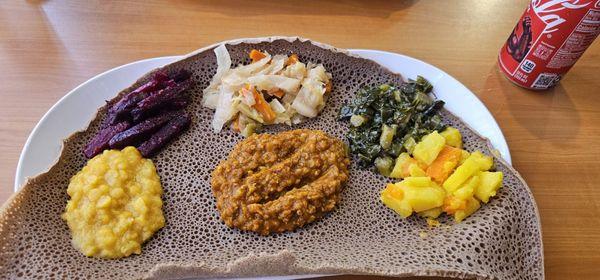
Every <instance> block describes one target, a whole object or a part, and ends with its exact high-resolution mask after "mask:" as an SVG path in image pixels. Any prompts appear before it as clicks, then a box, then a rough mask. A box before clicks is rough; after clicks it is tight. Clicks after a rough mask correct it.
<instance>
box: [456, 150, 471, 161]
mask: <svg viewBox="0 0 600 280" xmlns="http://www.w3.org/2000/svg"><path fill="white" fill-rule="evenodd" d="M460 153H461V154H460V160H459V161H458V164H463V163H464V162H465V160H467V159H468V158H469V157H470V156H471V153H469V152H467V151H466V150H460Z"/></svg>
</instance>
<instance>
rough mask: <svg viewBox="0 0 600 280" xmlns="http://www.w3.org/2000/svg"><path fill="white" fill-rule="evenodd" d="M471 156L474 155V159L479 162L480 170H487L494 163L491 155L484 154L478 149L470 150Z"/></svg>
mask: <svg viewBox="0 0 600 280" xmlns="http://www.w3.org/2000/svg"><path fill="white" fill-rule="evenodd" d="M471 156H475V157H474V159H475V160H476V161H477V163H478V164H479V166H480V167H479V169H480V170H481V171H488V170H490V168H492V166H493V165H494V160H493V159H492V158H491V157H488V156H486V155H484V154H483V153H481V152H480V151H475V152H472V153H471Z"/></svg>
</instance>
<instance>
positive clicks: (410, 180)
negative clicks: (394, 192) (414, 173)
mask: <svg viewBox="0 0 600 280" xmlns="http://www.w3.org/2000/svg"><path fill="white" fill-rule="evenodd" d="M432 183H433V182H431V178H429V177H406V178H404V180H403V181H401V182H399V183H396V185H404V186H409V187H429V186H431V185H432Z"/></svg>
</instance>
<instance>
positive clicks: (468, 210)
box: [454, 197, 481, 223]
mask: <svg viewBox="0 0 600 280" xmlns="http://www.w3.org/2000/svg"><path fill="white" fill-rule="evenodd" d="M480 206H481V204H480V203H479V201H478V200H477V199H475V198H473V197H472V198H470V199H469V200H467V205H466V207H465V209H464V210H458V211H456V213H454V221H455V222H457V223H460V222H461V221H462V220H464V219H465V218H466V217H469V216H470V215H471V214H473V213H475V211H477V209H479V207H480Z"/></svg>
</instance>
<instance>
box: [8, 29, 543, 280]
mask: <svg viewBox="0 0 600 280" xmlns="http://www.w3.org/2000/svg"><path fill="white" fill-rule="evenodd" d="M226 43H227V48H228V50H229V52H230V53H231V55H232V60H233V64H234V65H236V64H239V63H248V62H249V59H248V58H247V54H248V52H249V51H250V50H251V49H259V50H264V51H267V52H269V53H271V54H277V53H286V54H290V53H296V54H298V55H299V57H300V59H301V60H302V61H306V62H308V61H312V62H315V63H323V65H324V66H325V67H326V69H327V70H328V71H329V72H331V73H332V75H333V91H332V93H331V96H330V98H329V100H328V101H327V104H326V107H325V109H324V110H323V112H322V113H321V115H320V116H318V117H316V118H314V119H310V120H308V121H306V122H305V123H302V124H301V125H298V126H296V127H294V128H308V129H318V130H323V131H325V132H326V133H327V134H329V135H331V136H333V137H337V138H338V139H344V135H345V133H346V130H347V124H346V123H344V122H339V121H337V118H336V117H337V113H338V110H339V108H340V106H341V104H343V103H345V102H348V101H349V100H350V99H351V98H352V97H353V95H354V93H355V92H356V91H357V90H358V89H360V88H362V87H363V86H369V85H370V86H373V85H379V84H381V83H395V84H399V83H402V78H401V77H400V76H399V75H396V74H393V73H392V72H390V71H388V70H387V69H385V68H383V67H381V66H380V65H378V64H376V63H374V62H372V61H370V60H366V59H361V58H357V57H354V56H351V55H349V54H347V52H345V51H343V50H339V49H335V48H332V47H330V46H326V45H323V44H320V43H314V42H311V41H307V40H304V39H298V38H258V39H247V40H237V41H230V42H226ZM215 47H216V45H213V46H209V47H207V48H203V49H200V50H198V51H196V52H194V53H192V54H190V55H188V56H186V57H185V58H184V59H182V60H180V61H178V62H175V63H173V64H170V65H167V66H165V67H163V69H164V70H165V71H166V72H169V73H173V72H175V71H177V70H179V69H188V70H190V71H192V72H193V76H192V78H193V79H195V81H196V85H195V86H194V87H193V88H192V91H193V92H192V94H193V100H192V104H191V105H190V106H189V108H188V112H190V113H191V115H192V125H191V127H190V129H189V130H188V131H187V132H186V133H184V134H183V135H182V136H180V137H179V138H178V139H176V140H174V141H173V142H172V143H171V144H170V145H169V146H168V147H166V148H165V149H164V150H163V151H161V152H160V153H159V154H158V155H156V156H155V157H154V158H153V161H154V162H155V164H156V167H157V170H158V172H159V175H160V178H161V182H162V184H163V188H164V191H165V193H164V195H163V199H164V207H163V211H164V214H165V218H166V226H165V227H164V228H163V229H161V230H160V231H159V232H157V233H156V234H155V236H154V237H153V238H152V239H150V241H148V242H147V243H146V244H144V245H143V248H142V254H141V255H135V256H131V257H127V258H124V259H121V260H101V259H95V258H87V257H85V256H83V255H82V254H81V253H79V252H78V251H77V250H75V249H74V248H73V247H72V246H71V243H70V240H71V236H70V233H69V230H68V228H67V225H66V224H65V223H64V221H62V220H61V218H60V214H61V213H62V212H63V210H64V207H65V205H66V201H67V199H68V196H67V193H66V188H67V185H68V183H69V178H71V176H73V175H74V174H75V173H76V172H77V171H78V170H79V169H80V168H81V167H83V166H84V164H85V161H86V160H85V157H84V156H83V154H82V149H83V147H84V145H85V144H86V143H87V142H88V141H89V140H90V138H91V137H92V136H93V135H94V134H95V133H96V131H97V130H98V126H99V122H100V120H101V119H102V118H103V116H104V115H105V113H106V108H105V107H104V108H101V109H100V110H99V113H98V115H97V116H96V117H95V119H94V120H93V121H92V122H91V124H90V126H89V127H88V128H87V129H86V130H85V131H82V132H77V133H75V134H74V135H72V136H71V137H70V138H68V139H66V140H65V143H64V148H63V151H62V154H61V157H60V160H59V161H58V162H57V163H56V164H55V165H54V166H53V167H52V168H51V169H50V170H49V171H48V172H47V173H44V174H41V175H39V176H37V177H35V178H33V179H31V180H29V181H28V182H27V184H26V185H25V186H23V188H22V189H21V190H20V191H19V192H18V193H17V194H15V195H14V196H13V197H12V198H11V199H10V200H9V201H8V202H7V203H6V204H5V205H4V207H3V209H2V212H1V213H0V248H2V250H0V278H27V279H31V278H70V279H77V278H78V279H97V278H101V279H106V278H111V279H131V278H135V279H137V278H145V277H148V278H151V277H155V278H165V277H169V278H185V277H228V276H256V275H290V274H334V273H351V274H378V275H389V276H407V275H439V276H455V277H469V278H472V277H479V278H490V279H491V278H496V279H543V277H544V270H543V269H544V268H543V250H542V240H541V228H540V223H539V215H538V212H537V208H536V205H535V202H534V200H533V197H532V195H531V192H530V191H529V189H528V187H527V185H526V184H525V182H524V181H523V179H522V178H521V177H520V176H519V174H518V173H517V172H516V171H515V170H514V169H512V168H511V167H510V166H509V165H508V164H506V163H505V162H504V161H503V160H501V159H500V158H498V157H496V156H495V159H494V161H495V164H496V167H497V169H498V171H502V172H504V174H505V179H504V186H503V188H501V190H500V191H499V193H498V196H497V198H495V199H494V200H492V201H491V202H490V203H488V204H486V205H484V206H482V208H481V209H480V210H479V211H477V212H476V213H475V214H473V215H472V216H470V217H469V218H468V219H466V220H465V221H463V222H462V223H460V224H452V222H451V221H450V220H446V218H442V219H441V222H442V224H444V225H442V226H439V227H434V228H428V227H427V225H426V223H425V221H423V220H421V219H418V218H416V217H413V218H409V219H401V218H400V217H398V215H396V214H395V213H394V212H393V211H392V210H390V209H388V208H387V207H385V206H384V205H383V204H382V203H380V202H379V199H378V197H379V192H380V189H381V188H382V187H383V186H384V185H385V183H386V182H387V179H385V178H384V177H383V176H380V175H377V174H375V173H373V172H371V171H369V170H360V169H358V168H357V166H356V165H355V163H352V164H351V165H350V177H349V178H348V182H347V183H346V184H345V187H344V190H343V191H342V198H341V201H340V203H339V205H338V206H337V207H336V209H334V210H333V211H332V212H331V213H329V214H327V215H325V216H324V217H323V218H322V219H321V220H320V221H317V222H314V223H311V224H308V225H306V226H304V227H302V228H299V229H296V230H294V231H291V232H286V233H279V234H272V235H269V236H261V235H258V234H256V233H252V232H241V231H239V230H236V229H229V228H228V227H227V226H226V225H224V224H223V222H221V220H220V219H219V213H218V211H217V209H216V205H215V204H216V202H215V199H214V197H213V195H212V191H211V187H210V174H211V171H212V170H213V169H214V168H215V167H216V166H217V164H218V163H219V162H220V161H221V160H223V159H225V158H226V156H227V155H228V153H229V152H230V151H231V150H232V148H233V147H234V145H235V144H236V143H237V142H238V141H240V140H242V138H241V136H239V135H237V134H236V133H235V132H232V131H230V130H229V129H225V130H224V131H223V132H221V133H219V134H215V133H213V131H212V128H211V126H210V122H211V121H210V120H211V119H212V115H213V112H212V110H210V109H207V108H202V106H201V92H202V89H203V88H205V87H206V86H207V85H208V83H209V82H210V80H211V78H212V76H213V75H214V74H215V71H216V61H215V55H214V53H213V51H212V50H213V49H214V48H215ZM150 77H151V73H149V74H146V75H144V76H143V77H142V78H140V80H138V81H137V82H136V83H135V84H134V85H133V86H132V87H130V88H128V89H125V90H124V91H123V92H121V93H120V94H124V93H127V92H129V91H131V90H132V89H133V88H135V87H136V86H139V85H141V84H142V83H144V82H146V81H147V80H149V79H150ZM442 115H443V117H444V120H445V121H446V122H447V123H448V124H450V125H452V126H454V127H456V128H458V129H460V131H461V132H462V134H463V137H464V141H465V147H466V148H467V149H468V150H474V149H478V150H482V151H484V152H485V153H486V154H488V155H492V156H493V154H492V153H491V146H490V144H489V142H488V141H487V140H486V139H484V138H482V137H481V136H479V135H477V134H476V133H475V132H473V130H472V129H471V128H469V127H467V126H466V125H465V124H464V122H462V121H461V120H460V119H459V118H457V117H455V116H453V115H451V114H450V113H448V112H446V111H444V112H442ZM286 129H289V128H287V127H283V126H275V127H272V128H268V129H267V130H266V132H268V133H274V132H280V131H283V130H286ZM445 225H451V226H445ZM423 232H426V233H427V234H426V236H425V235H424V234H420V233H423Z"/></svg>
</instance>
